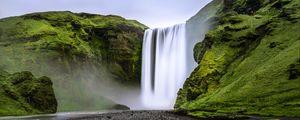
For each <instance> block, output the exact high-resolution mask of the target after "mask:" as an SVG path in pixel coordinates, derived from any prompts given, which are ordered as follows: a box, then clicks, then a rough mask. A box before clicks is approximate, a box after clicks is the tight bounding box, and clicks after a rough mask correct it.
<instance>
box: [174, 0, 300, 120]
mask: <svg viewBox="0 0 300 120" xmlns="http://www.w3.org/2000/svg"><path fill="white" fill-rule="evenodd" d="M224 5H225V6H224V8H223V10H222V11H221V12H219V14H218V23H219V24H218V25H217V26H216V27H215V29H213V30H211V31H209V32H208V34H206V36H205V39H204V41H203V42H200V43H198V44H197V45H196V46H195V49H194V51H195V58H196V61H197V62H198V63H199V65H198V67H197V68H196V69H195V70H194V71H193V73H192V74H191V76H190V77H189V78H188V79H187V80H186V82H185V84H184V86H183V89H181V90H180V91H179V92H178V97H177V102H176V105H175V108H176V109H177V110H178V111H184V112H187V114H189V115H192V116H196V117H217V116H219V117H220V116H227V115H228V114H229V115H234V114H237V115H238V114H258V115H272V116H290V117H300V116H299V115H300V109H299V106H300V77H299V76H300V34H299V33H300V1H299V0H255V1H254V0H224ZM231 117H234V116H231Z"/></svg>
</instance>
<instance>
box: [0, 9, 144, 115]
mask: <svg viewBox="0 0 300 120" xmlns="http://www.w3.org/2000/svg"><path fill="white" fill-rule="evenodd" d="M146 28H147V27H146V26H145V25H143V24H141V23H139V22H138V21H134V20H126V19H124V18H122V17H119V16H113V15H108V16H102V15H95V14H87V13H71V12H68V11H64V12H43V13H32V14H27V15H23V16H17V17H10V18H4V19H0V51H2V52H1V54H0V69H3V70H5V71H8V72H10V73H13V72H19V71H31V72H32V73H33V74H34V75H36V76H43V75H47V76H49V77H51V79H52V81H53V84H54V86H53V87H54V91H55V93H56V97H57V99H58V102H59V103H58V111H76V110H85V109H89V110H90V109H92V110H94V109H105V108H108V107H111V106H112V105H113V104H114V102H113V101H111V100H109V99H107V98H104V97H102V96H100V95H99V94H94V93H93V94H92V93H91V92H90V90H89V89H88V88H87V87H88V86H86V85H83V84H84V83H87V81H89V80H91V81H94V82H98V81H106V82H107V81H116V82H117V83H121V84H125V85H128V86H134V85H138V83H139V81H140V72H141V67H140V64H141V45H142V38H143V32H144V30H145V29H146ZM103 71H104V72H103ZM107 71H108V72H107ZM100 85H101V84H100ZM74 99H78V101H76V100H74Z"/></svg>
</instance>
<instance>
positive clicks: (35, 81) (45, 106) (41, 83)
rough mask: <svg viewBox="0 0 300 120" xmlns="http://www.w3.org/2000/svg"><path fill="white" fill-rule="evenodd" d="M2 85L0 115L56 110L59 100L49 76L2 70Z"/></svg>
mask: <svg viewBox="0 0 300 120" xmlns="http://www.w3.org/2000/svg"><path fill="white" fill-rule="evenodd" d="M0 86H1V87H0V98H1V99H0V116H3V115H27V114H37V113H55V112H56V109H57V101H56V99H55V95H54V92H53V89H52V82H51V80H50V79H49V78H48V77H45V76H44V77H40V78H35V77H34V76H33V75H32V74H31V73H30V72H19V73H14V74H9V73H7V72H5V71H2V70H0Z"/></svg>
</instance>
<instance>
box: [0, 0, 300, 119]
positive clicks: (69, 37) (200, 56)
mask: <svg viewBox="0 0 300 120" xmlns="http://www.w3.org/2000/svg"><path fill="white" fill-rule="evenodd" d="M174 14H175V13H174ZM299 30H300V0H213V1H211V2H210V3H209V4H207V5H206V6H205V7H204V8H202V9H201V10H200V11H199V12H198V13H197V14H195V15H194V16H192V17H191V18H190V19H188V20H186V22H185V23H182V24H176V25H174V26H170V27H165V28H149V27H147V26H146V25H144V24H142V23H140V22H138V21H136V20H129V19H125V18H123V17H120V16H115V15H97V14H90V13H73V12H70V11H52V12H41V13H31V14H26V15H22V16H16V17H9V18H3V19H0V53H1V54H0V94H1V95H0V116H16V115H17V116H19V115H32V114H46V113H56V112H57V113H58V114H59V113H61V112H62V113H64V112H90V111H93V112H94V111H97V112H95V113H93V114H92V115H90V114H89V113H87V114H84V115H83V116H80V115H79V114H78V113H75V115H74V116H75V117H74V116H72V117H74V118H75V119H76V114H77V115H78V116H79V118H78V119H85V118H105V119H138V118H139V119H176V118H181V117H182V119H208V118H209V119H269V118H270V119H271V118H275V119H281V118H284V119H285V118H291V119H299V117H300V116H299V115H300V109H299V106H300V92H299V91H300V34H299V33H300V31H299ZM21 71H25V72H21ZM35 76H36V77H35ZM40 76H47V77H40ZM32 101H34V102H32ZM40 106H43V107H40ZM129 109H130V110H131V111H130V110H129ZM114 110H121V111H117V112H116V111H114ZM123 110H125V111H123ZM135 110H138V111H135ZM144 110H145V111H144ZM98 111H100V112H98ZM103 111H105V112H107V111H109V112H108V113H106V114H103ZM105 112H104V113H105ZM55 116H56V114H54V115H50V117H49V118H53V117H55ZM58 116H59V115H58ZM124 116H125V117H124ZM68 117H70V116H66V119H67V118H68ZM33 118H35V117H33ZM37 118H38V117H37ZM58 118H59V117H58ZM0 119H1V117H0ZM4 119H6V118H4Z"/></svg>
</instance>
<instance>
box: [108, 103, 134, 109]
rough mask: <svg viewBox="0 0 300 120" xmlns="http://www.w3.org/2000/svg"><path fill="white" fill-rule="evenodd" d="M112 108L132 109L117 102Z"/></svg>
mask: <svg viewBox="0 0 300 120" xmlns="http://www.w3.org/2000/svg"><path fill="white" fill-rule="evenodd" d="M111 109H112V110H130V108H129V107H128V106H126V105H121V104H116V105H114V106H113V107H112V108H111Z"/></svg>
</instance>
